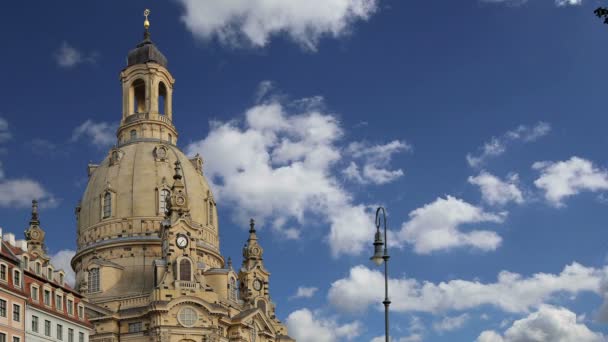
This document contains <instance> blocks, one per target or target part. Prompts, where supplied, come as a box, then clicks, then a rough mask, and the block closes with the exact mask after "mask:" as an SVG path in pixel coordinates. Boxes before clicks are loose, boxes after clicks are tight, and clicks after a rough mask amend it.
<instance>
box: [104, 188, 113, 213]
mask: <svg viewBox="0 0 608 342" xmlns="http://www.w3.org/2000/svg"><path fill="white" fill-rule="evenodd" d="M110 216H112V194H111V193H110V192H106V194H105V195H103V218H104V219H105V218H108V217H110Z"/></svg>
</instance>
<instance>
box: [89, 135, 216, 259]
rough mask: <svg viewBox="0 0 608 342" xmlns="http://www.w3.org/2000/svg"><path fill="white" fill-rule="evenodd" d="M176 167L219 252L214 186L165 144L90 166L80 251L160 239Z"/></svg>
mask: <svg viewBox="0 0 608 342" xmlns="http://www.w3.org/2000/svg"><path fill="white" fill-rule="evenodd" d="M176 161H179V162H180V163H181V165H182V172H183V176H184V177H183V181H184V184H185V187H186V194H187V197H188V203H189V207H190V208H189V209H190V215H191V218H192V221H193V224H196V225H199V226H201V227H207V228H210V229H209V230H210V231H215V233H216V234H215V235H214V236H210V237H209V238H208V239H206V240H208V241H207V242H209V243H210V244H211V245H213V246H214V247H215V248H219V246H218V244H219V243H218V236H217V229H216V226H217V225H216V223H215V222H214V218H213V217H217V215H215V213H214V211H215V208H214V206H213V196H212V194H211V190H210V188H209V184H208V183H207V180H206V179H205V177H203V175H202V170H201V168H202V160H201V159H200V158H194V159H192V160H190V159H189V158H188V157H186V155H184V153H183V152H182V151H180V150H179V149H178V148H177V147H176V146H174V145H171V144H168V143H165V142H160V141H139V142H133V143H127V144H124V145H121V146H119V147H116V148H113V149H112V150H110V153H109V154H108V156H107V157H106V158H105V159H104V160H103V162H102V163H101V164H100V165H99V166H95V165H92V166H90V170H89V172H90V178H89V182H88V185H87V188H86V190H85V192H84V195H83V197H82V200H81V203H80V206H79V214H78V233H79V234H78V235H79V241H78V242H79V243H78V245H79V246H80V247H81V248H82V247H86V246H87V245H89V244H92V243H95V242H97V241H101V240H107V239H112V238H116V237H129V236H131V237H132V236H137V235H138V234H146V233H155V234H154V235H156V236H158V232H159V229H160V222H161V221H162V220H163V219H164V206H163V204H164V199H163V198H162V192H163V190H165V191H170V188H171V185H172V184H173V175H174V169H173V167H174V163H175V162H176ZM107 194H109V196H110V198H111V199H110V202H111V203H110V206H111V207H110V208H109V210H110V214H109V215H104V197H105V196H107ZM210 203H211V211H212V212H211V215H210V209H209V206H210ZM106 214H107V213H106ZM104 216H107V217H104ZM125 223H126V225H125ZM100 228H101V229H100Z"/></svg>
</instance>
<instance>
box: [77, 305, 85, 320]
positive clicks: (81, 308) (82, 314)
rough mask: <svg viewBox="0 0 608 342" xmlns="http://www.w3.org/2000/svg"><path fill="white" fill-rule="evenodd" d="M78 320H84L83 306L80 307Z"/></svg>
mask: <svg viewBox="0 0 608 342" xmlns="http://www.w3.org/2000/svg"><path fill="white" fill-rule="evenodd" d="M78 318H80V319H83V318H84V307H82V306H78Z"/></svg>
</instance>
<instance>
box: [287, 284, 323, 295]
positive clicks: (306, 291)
mask: <svg viewBox="0 0 608 342" xmlns="http://www.w3.org/2000/svg"><path fill="white" fill-rule="evenodd" d="M318 290H319V289H318V288H316V287H306V286H299V287H298V290H297V291H296V294H295V295H293V296H292V297H291V298H312V297H313V296H314V295H315V293H316V292H317V291H318Z"/></svg>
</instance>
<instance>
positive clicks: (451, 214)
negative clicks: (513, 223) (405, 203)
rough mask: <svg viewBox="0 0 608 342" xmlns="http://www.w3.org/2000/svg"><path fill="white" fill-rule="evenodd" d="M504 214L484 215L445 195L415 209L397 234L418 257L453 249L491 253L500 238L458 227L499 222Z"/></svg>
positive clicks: (482, 211) (489, 233) (476, 209)
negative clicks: (467, 248)
mask: <svg viewBox="0 0 608 342" xmlns="http://www.w3.org/2000/svg"><path fill="white" fill-rule="evenodd" d="M504 216H505V214H504V213H498V214H496V213H488V212H485V211H484V210H483V209H481V208H479V207H476V206H474V205H472V204H469V203H467V202H465V201H463V200H461V199H458V198H455V197H452V196H447V197H446V198H437V199H436V200H435V201H434V202H432V203H429V204H426V205H425V206H423V207H421V208H418V209H415V210H413V211H412V212H410V214H409V217H410V219H409V221H407V222H405V223H404V224H403V225H402V227H401V231H400V232H399V233H398V234H397V236H398V238H399V239H400V240H401V241H405V242H408V243H410V244H412V245H413V246H414V251H415V252H416V253H419V254H428V253H431V252H435V251H439V250H447V249H451V248H456V247H472V248H476V249H480V250H482V251H490V250H495V249H496V248H498V246H499V245H500V243H501V241H502V239H501V237H500V236H498V234H496V233H495V232H493V231H488V230H470V231H466V232H464V231H461V229H460V226H461V225H465V224H473V223H483V222H489V223H501V222H503V220H504Z"/></svg>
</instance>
